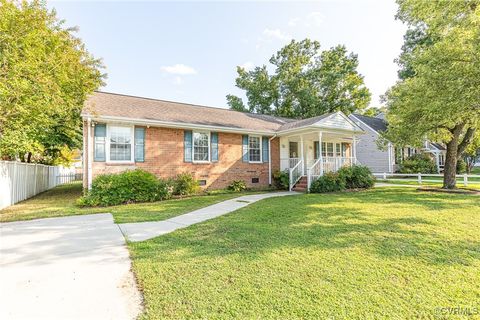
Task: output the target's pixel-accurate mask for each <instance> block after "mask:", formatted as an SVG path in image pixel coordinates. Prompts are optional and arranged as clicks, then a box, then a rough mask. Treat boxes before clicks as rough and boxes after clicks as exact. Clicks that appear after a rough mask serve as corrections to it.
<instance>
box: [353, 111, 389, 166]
mask: <svg viewBox="0 0 480 320" xmlns="http://www.w3.org/2000/svg"><path fill="white" fill-rule="evenodd" d="M349 118H350V119H351V120H352V121H353V122H355V123H356V124H357V125H358V126H360V127H361V128H362V129H363V130H365V134H364V135H363V136H362V138H361V139H360V141H359V142H358V148H357V159H358V161H359V162H360V163H361V164H362V165H364V166H367V167H369V168H370V170H372V172H389V173H393V172H394V171H395V149H394V147H393V145H392V143H391V142H389V141H388V142H387V143H386V145H385V147H384V148H380V147H379V145H378V143H377V142H378V139H379V138H380V134H381V133H382V132H385V131H386V130H387V122H386V121H385V119H383V118H382V117H368V116H364V115H361V114H351V115H349Z"/></svg>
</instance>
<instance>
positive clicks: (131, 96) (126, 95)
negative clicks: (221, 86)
mask: <svg viewBox="0 0 480 320" xmlns="http://www.w3.org/2000/svg"><path fill="white" fill-rule="evenodd" d="M94 92H96V93H102V94H110V95H114V96H123V97H129V98H138V99H145V100H151V101H160V102H168V103H178V104H182V105H187V106H192V107H199V108H208V109H215V110H223V111H229V112H235V113H241V114H247V115H248V114H251V115H255V116H267V117H272V118H274V119H278V120H282V119H288V120H293V121H297V119H293V118H286V117H277V116H273V115H270V114H262V113H253V112H247V111H245V112H244V111H238V110H232V109H227V108H221V107H212V106H205V105H201V104H194V103H188V102H179V101H172V100H165V99H157V98H149V97H142V96H134V95H130V94H124V93H116V92H107V91H100V90H95V91H94ZM300 120H303V119H300Z"/></svg>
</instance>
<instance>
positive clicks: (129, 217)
mask: <svg viewBox="0 0 480 320" xmlns="http://www.w3.org/2000/svg"><path fill="white" fill-rule="evenodd" d="M244 194H246V193H217V194H214V195H202V196H195V197H191V198H184V199H175V200H166V201H160V202H151V203H135V204H128V205H120V206H113V207H97V208H79V207H77V206H76V205H75V201H76V200H77V199H78V198H79V197H80V196H81V195H82V186H81V184H79V183H73V184H68V185H62V186H59V187H56V188H54V189H51V190H49V191H46V192H44V193H41V194H39V195H38V196H36V197H33V198H30V199H28V200H26V201H22V202H20V203H18V204H16V205H13V206H11V207H8V208H5V209H3V210H0V222H9V221H17V220H31V219H39V218H51V217H61V216H70V215H81V214H91V213H105V212H109V213H111V214H112V215H113V217H114V219H115V222H116V223H127V222H142V221H158V220H165V219H169V218H172V217H174V216H177V215H180V214H183V213H187V212H190V211H193V210H196V209H199V208H203V207H206V206H209V205H212V204H215V203H218V202H221V201H223V200H228V199H232V198H235V197H239V196H241V195H244Z"/></svg>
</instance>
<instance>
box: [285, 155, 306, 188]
mask: <svg viewBox="0 0 480 320" xmlns="http://www.w3.org/2000/svg"><path fill="white" fill-rule="evenodd" d="M302 171H303V160H301V159H300V160H299V161H298V162H297V164H296V165H295V166H294V167H293V168H289V169H288V176H289V182H290V184H289V187H288V190H290V191H292V188H293V186H294V185H295V184H296V183H297V182H298V180H300V178H302Z"/></svg>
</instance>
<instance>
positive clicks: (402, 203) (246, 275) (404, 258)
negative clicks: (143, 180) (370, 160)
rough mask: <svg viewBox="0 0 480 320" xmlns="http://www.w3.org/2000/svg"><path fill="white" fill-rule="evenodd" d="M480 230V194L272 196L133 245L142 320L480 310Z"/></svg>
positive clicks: (402, 191)
mask: <svg viewBox="0 0 480 320" xmlns="http://www.w3.org/2000/svg"><path fill="white" fill-rule="evenodd" d="M479 230H480V197H478V196H467V195H452V194H436V193H426V192H418V191H416V190H414V189H411V188H401V187H400V188H377V189H374V190H370V191H364V192H355V193H339V194H319V195H299V196H288V197H279V198H270V199H266V200H262V201H259V202H257V203H254V204H252V205H250V206H248V207H245V208H242V209H240V210H238V211H236V212H233V213H230V214H228V215H225V216H222V217H219V218H217V219H213V220H210V221H207V222H205V223H201V224H197V225H194V226H191V227H189V228H186V229H181V230H177V231H175V232H173V233H171V234H167V235H163V236H160V237H157V238H155V239H152V240H148V241H144V242H138V243H129V248H130V251H131V255H132V258H133V268H134V271H135V273H136V275H137V278H138V282H139V285H140V287H141V288H142V289H143V293H144V297H145V313H144V315H143V317H142V319H165V318H176V319H185V318H195V319H232V318H234V319H265V318H267V319H268V318H270V319H385V318H388V319H414V318H415V319H418V318H422V319H433V318H438V319H443V318H449V319H450V318H452V319H453V318H455V319H462V318H464V319H467V318H468V319H473V318H475V317H477V318H478V317H480V315H479V314H478V313H477V315H474V316H473V317H468V316H458V315H455V316H451V315H447V314H445V313H444V312H448V309H445V308H456V307H460V308H464V310H467V311H468V310H469V311H470V312H475V310H480V232H479ZM440 308H444V309H440ZM445 310H447V311H445ZM472 310H473V311H472ZM477 312H478V311H477Z"/></svg>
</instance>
